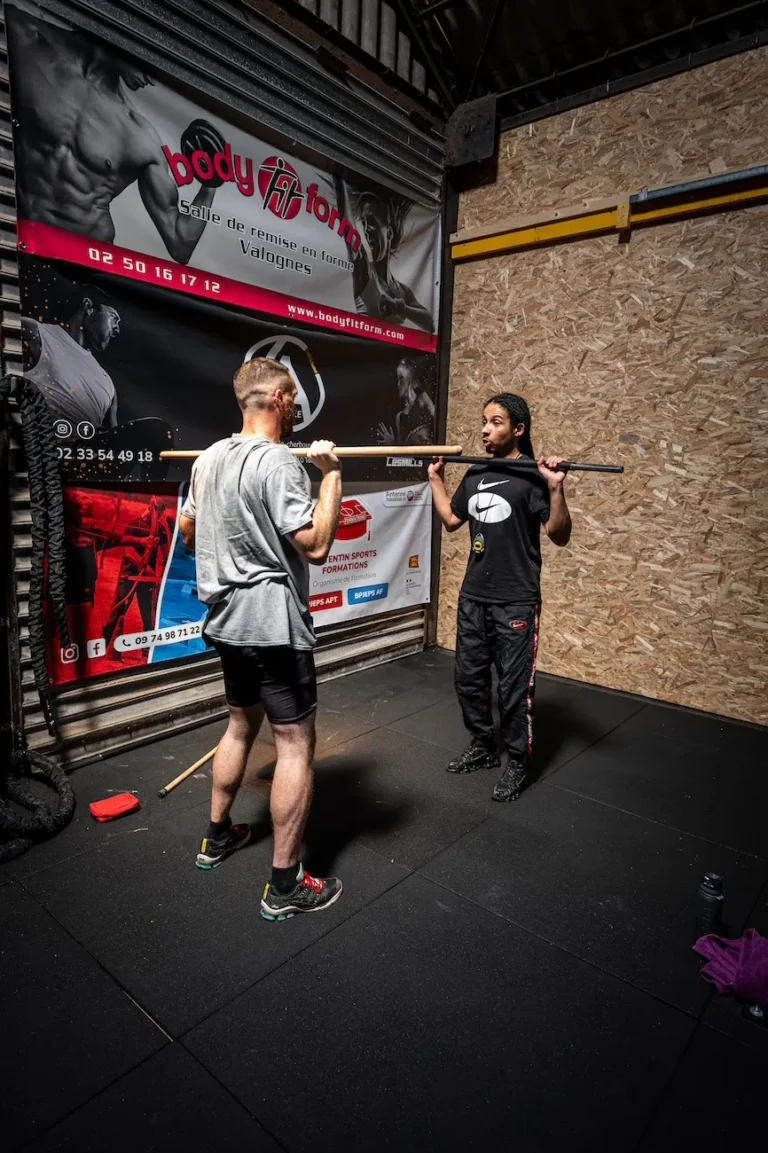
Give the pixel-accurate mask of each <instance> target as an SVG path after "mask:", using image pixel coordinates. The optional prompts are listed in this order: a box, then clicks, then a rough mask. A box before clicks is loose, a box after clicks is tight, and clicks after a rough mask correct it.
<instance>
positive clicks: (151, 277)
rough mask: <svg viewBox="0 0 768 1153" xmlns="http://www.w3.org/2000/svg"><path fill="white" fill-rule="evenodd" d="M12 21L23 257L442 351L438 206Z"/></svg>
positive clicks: (48, 28)
mask: <svg viewBox="0 0 768 1153" xmlns="http://www.w3.org/2000/svg"><path fill="white" fill-rule="evenodd" d="M5 19H6V23H7V28H8V48H9V60H10V71H11V99H12V107H13V116H14V121H13V124H14V146H15V163H16V181H17V206H18V235H19V247H20V249H21V251H23V252H27V253H31V254H36V255H38V256H47V257H51V258H55V259H60V260H66V261H69V262H71V263H75V264H82V265H85V266H87V267H89V268H94V269H102V270H107V271H109V272H111V273H114V274H115V275H117V276H121V277H126V278H129V279H132V280H140V281H143V282H146V283H149V284H161V285H163V286H164V287H166V288H171V289H175V290H176V291H178V292H181V293H185V294H191V295H193V296H198V297H206V298H208V299H211V300H217V301H224V302H227V303H229V304H234V305H237V306H239V307H242V308H247V309H254V310H257V311H259V312H266V313H269V314H270V315H273V316H278V317H282V318H283V319H285V320H297V321H306V322H308V323H311V324H315V325H318V326H320V327H323V328H329V329H333V330H335V331H339V332H347V333H352V334H354V335H357V336H361V337H365V338H369V339H373V340H377V341H383V342H388V343H392V344H396V345H399V346H400V347H401V348H403V349H417V350H422V351H434V350H435V348H436V344H437V337H436V335H435V333H436V326H437V313H438V299H439V275H440V273H439V268H440V223H439V214H438V212H437V210H436V209H431V208H426V207H424V206H422V205H419V204H417V203H415V202H413V201H410V200H407V199H405V198H403V197H402V196H399V195H396V194H395V193H393V192H390V191H387V190H386V189H384V188H382V187H378V186H373V185H366V186H353V185H351V184H349V183H347V182H346V181H345V180H342V179H341V178H338V177H333V176H331V175H329V174H328V173H326V172H323V171H322V170H320V169H317V168H314V167H312V166H311V165H309V164H305V163H304V162H303V161H301V160H299V159H297V158H296V157H294V156H292V155H290V154H289V153H287V152H285V151H284V150H283V149H280V148H278V147H276V146H275V145H274V144H268V143H265V142H264V141H261V140H259V139H257V138H256V137H254V136H251V135H248V134H246V133H245V132H243V131H242V130H241V129H240V128H237V127H236V126H235V125H234V124H231V123H229V122H228V121H226V120H223V119H221V118H220V117H218V116H213V115H212V114H211V113H209V112H208V111H207V110H206V109H204V108H202V107H201V106H199V105H197V104H195V103H193V102H191V101H190V100H188V99H187V98H186V97H185V96H182V95H181V94H180V93H179V92H176V91H175V90H173V89H171V88H168V87H167V86H166V85H165V84H163V83H161V82H160V81H159V80H156V79H155V78H154V77H153V76H152V75H150V73H149V72H147V71H146V69H145V67H144V66H143V64H141V63H140V62H139V61H137V60H133V59H131V58H129V57H126V56H123V55H121V54H120V53H119V52H117V51H116V50H115V49H114V48H112V47H111V46H109V45H107V44H106V43H105V42H104V41H101V40H99V39H97V38H95V37H93V36H91V35H89V34H87V33H85V32H83V31H81V30H79V29H77V28H75V27H73V26H72V25H70V24H68V23H67V21H66V20H64V19H62V18H60V17H59V16H54V15H53V14H52V13H48V12H46V11H44V10H43V9H42V8H41V7H40V6H39V5H38V4H36V3H32V2H31V0H12V2H9V3H6V5H5Z"/></svg>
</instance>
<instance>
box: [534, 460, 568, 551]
mask: <svg viewBox="0 0 768 1153" xmlns="http://www.w3.org/2000/svg"><path fill="white" fill-rule="evenodd" d="M563 460H564V457H561V456H547V457H541V459H540V460H538V461H537V462H536V463H537V464H538V466H539V472H540V473H541V475H542V476H543V477H544V479H545V480H546V482H547V484H548V486H549V520H548V521H547V523H546V524H545V525H544V531H545V532H546V534H547V536H548V537H549V539H550V540H551V541H552V544H556V545H558V546H559V547H560V548H563V546H564V545H567V544H568V541H569V540H570V539H571V527H572V525H571V514H570V512H569V511H568V504H567V502H566V499H565V490H564V489H563V482H564V481H565V473H564V472H562V471H561V469H560V465H561V464H562V462H563Z"/></svg>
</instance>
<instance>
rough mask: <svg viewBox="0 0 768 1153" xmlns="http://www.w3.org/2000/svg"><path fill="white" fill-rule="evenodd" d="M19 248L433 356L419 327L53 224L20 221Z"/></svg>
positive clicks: (430, 341)
mask: <svg viewBox="0 0 768 1153" xmlns="http://www.w3.org/2000/svg"><path fill="white" fill-rule="evenodd" d="M18 237H19V249H20V250H21V251H22V252H25V253H27V254H28V255H30V256H48V257H51V258H52V259H54V260H66V261H68V262H69V263H70V264H80V265H85V267H86V268H96V269H98V270H99V271H101V272H110V273H112V274H113V275H115V276H124V277H126V278H127V279H128V280H140V281H142V282H143V283H145V284H155V285H158V286H159V287H160V288H172V289H175V290H176V292H186V293H187V294H188V295H190V296H198V297H202V298H203V299H205V300H214V301H216V300H218V301H223V302H224V303H226V304H236V305H238V306H239V307H240V308H246V309H250V310H252V311H254V312H267V313H269V314H270V315H272V316H279V317H282V318H283V319H284V320H294V321H298V322H300V323H303V324H314V325H316V326H317V327H319V328H329V329H332V330H333V331H334V332H345V333H347V334H348V335H350V336H362V337H366V338H367V339H369V340H382V341H385V342H386V343H387V344H399V345H400V346H401V347H402V348H413V349H417V350H418V351H420V352H434V351H435V350H436V348H437V336H435V335H433V334H431V333H428V332H421V331H419V329H415V328H398V327H396V326H394V325H388V324H386V323H384V322H383V321H379V320H373V319H370V318H368V317H365V316H358V314H357V313H356V312H345V311H344V309H342V308H327V307H326V306H325V305H321V304H313V303H312V302H311V301H307V300H302V299H301V298H300V297H294V296H287V295H286V294H285V293H283V292H273V291H272V290H271V289H269V288H256V287H255V286H254V285H251V284H243V283H242V282H241V281H239V280H230V279H228V278H227V277H226V276H215V275H214V274H212V273H210V272H203V271H201V270H200V269H198V268H189V267H188V266H187V265H180V264H175V263H174V262H173V261H170V260H162V259H161V258H160V257H156V256H146V255H145V254H144V253H141V252H134V251H132V250H131V249H130V248H118V247H117V246H116V245H114V244H105V243H103V242H102V241H93V240H90V239H89V238H88V237H87V236H78V235H77V234H76V233H73V232H65V231H64V230H63V229H61V228H53V227H51V225H49V224H37V223H35V222H33V221H31V220H19V222H18Z"/></svg>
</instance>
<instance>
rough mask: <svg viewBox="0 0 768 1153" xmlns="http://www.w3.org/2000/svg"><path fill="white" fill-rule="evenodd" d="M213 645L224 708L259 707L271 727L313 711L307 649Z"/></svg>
mask: <svg viewBox="0 0 768 1153" xmlns="http://www.w3.org/2000/svg"><path fill="white" fill-rule="evenodd" d="M213 643H214V646H215V648H216V652H217V653H218V654H219V656H220V657H221V667H222V670H223V672H224V693H225V696H226V698H227V704H228V705H233V706H234V707H235V708H240V709H247V708H250V707H251V706H252V705H258V704H262V705H263V706H264V712H265V713H266V714H267V718H268V719H269V721H270V723H271V724H273V725H290V724H292V723H293V722H294V721H301V720H303V719H304V717H308V716H309V715H310V714H311V713H313V712H314V711H315V709H316V708H317V677H316V676H315V658H314V657H313V655H312V652H311V651H310V650H309V649H292V648H289V647H288V645H264V646H261V647H254V646H251V645H242V646H241V645H225V644H222V643H221V642H220V641H214V642H213Z"/></svg>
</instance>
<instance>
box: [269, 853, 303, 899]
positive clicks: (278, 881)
mask: <svg viewBox="0 0 768 1153" xmlns="http://www.w3.org/2000/svg"><path fill="white" fill-rule="evenodd" d="M300 868H301V865H300V864H299V862H298V861H297V862H296V864H295V865H290V866H289V867H288V868H287V869H276V868H275V866H274V865H273V866H272V886H273V888H275V889H277V891H278V893H279V894H280V896H281V897H285V896H287V895H288V893H291V892H293V890H294V889H295V888H296V881H297V880H298V877H299V869H300Z"/></svg>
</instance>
